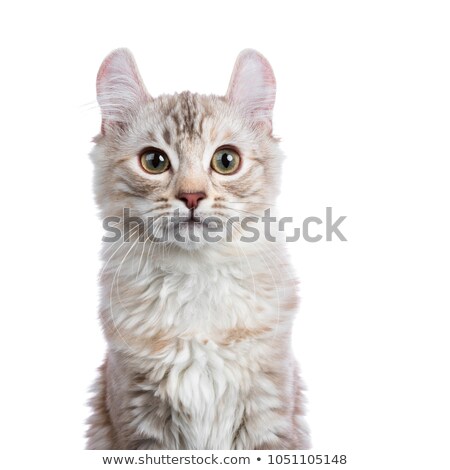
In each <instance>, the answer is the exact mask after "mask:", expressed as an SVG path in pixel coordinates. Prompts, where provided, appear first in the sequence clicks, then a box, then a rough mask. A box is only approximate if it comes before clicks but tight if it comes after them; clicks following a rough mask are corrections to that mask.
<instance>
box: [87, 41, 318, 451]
mask: <svg viewBox="0 0 450 470" xmlns="http://www.w3.org/2000/svg"><path fill="white" fill-rule="evenodd" d="M155 70H157V71H158V73H163V71H164V68H163V67H155ZM275 90H276V84H275V77H274V74H273V71H272V68H271V66H270V64H269V62H268V61H267V60H266V59H265V57H263V56H262V55H261V54H260V53H258V52H256V51H254V50H251V49H246V50H244V51H242V52H241V53H240V54H239V56H238V58H237V60H236V63H235V66H234V70H233V72H232V76H231V81H230V84H229V87H228V91H227V93H226V95H225V96H206V95H199V94H193V93H191V92H183V93H179V94H174V95H162V96H159V97H156V98H153V97H151V95H150V94H149V93H148V92H147V90H146V87H145V85H144V83H143V81H142V79H141V76H140V74H139V71H138V69H137V66H136V63H135V60H134V58H133V56H132V54H131V53H130V52H129V51H128V50H127V49H118V50H115V51H113V52H112V53H111V54H110V55H109V56H107V57H106V59H105V60H104V62H103V63H102V65H101V67H100V69H99V72H98V76H97V100H98V103H99V106H100V109H101V114H102V124H101V132H100V134H99V135H98V136H97V137H95V138H94V142H95V146H94V148H93V150H92V152H91V159H92V161H93V164H94V174H95V177H94V182H95V184H94V186H95V197H96V202H97V204H98V207H99V209H100V213H101V217H102V218H103V219H104V220H106V218H108V217H116V219H115V220H116V221H119V220H120V222H117V226H118V227H120V228H121V230H122V234H123V231H124V229H125V223H124V218H123V213H124V212H123V211H124V209H125V208H127V209H128V210H129V211H130V215H133V216H140V217H141V218H142V220H143V221H144V222H143V224H144V226H145V230H144V232H143V233H142V232H141V233H139V234H138V232H139V230H138V229H140V228H142V227H141V226H140V225H139V223H137V224H135V225H134V226H133V227H132V228H129V230H125V231H126V232H127V233H126V235H127V236H129V239H128V240H125V235H124V236H123V237H121V239H120V240H116V241H114V242H111V240H110V239H109V238H108V237H106V236H105V240H106V241H105V242H104V243H103V248H102V258H103V269H102V272H101V274H100V285H101V299H100V319H101V322H102V326H103V330H104V335H105V337H106V340H107V345H108V348H107V354H106V359H105V361H104V363H103V365H102V366H101V367H100V370H99V377H98V379H97V381H96V383H95V384H94V386H93V395H92V398H91V401H90V406H91V408H92V414H91V416H90V417H89V419H88V430H87V448H88V449H307V448H309V445H310V444H309V432H308V428H307V425H306V423H305V419H304V394H303V389H302V386H301V382H300V378H299V373H298V367H297V363H296V360H295V359H294V357H293V353H292V349H291V329H292V321H293V317H294V314H295V311H296V309H297V303H298V294H297V282H296V278H295V275H293V273H292V269H291V266H290V262H289V258H288V255H287V253H286V249H285V245H284V243H282V242H280V241H277V242H273V241H270V240H268V239H267V237H264V236H260V237H259V238H258V239H257V240H256V241H253V242H252V243H244V241H243V240H242V237H241V235H242V233H243V223H242V222H235V223H234V224H233V226H232V227H231V230H228V229H229V227H227V230H224V231H223V232H221V233H219V235H218V237H219V240H218V241H217V242H214V243H213V242H211V241H208V240H207V239H206V237H205V236H204V229H205V226H206V225H208V224H207V223H206V222H205V220H206V219H207V218H208V217H211V216H214V217H216V218H217V219H219V220H222V221H229V220H230V219H232V218H233V217H234V218H235V219H239V220H240V221H241V220H242V219H243V217H245V216H249V217H253V218H255V217H256V218H257V219H255V220H257V222H255V223H256V226H258V224H259V223H260V218H261V216H262V215H263V213H264V210H266V209H267V208H273V207H274V203H275V199H276V197H277V194H278V192H279V176H280V169H281V164H282V161H283V158H284V157H283V154H282V152H281V150H280V148H279V140H278V139H277V138H275V137H274V136H273V135H272V110H273V106H274V102H275ZM175 213H179V214H180V217H182V222H180V221H179V220H178V221H173V220H172V219H171V218H170V217H171V216H173V215H174V214H175ZM148 216H151V217H152V221H153V222H152V224H150V223H149V222H148V221H147V219H146V217H148ZM141 225H142V224H141ZM130 227H131V225H130ZM260 228H261V227H260ZM150 229H151V230H150ZM188 230H189V231H191V232H192V233H191V234H193V235H196V236H197V238H195V239H193V240H191V239H190V238H191V237H187V236H186V235H187V234H188ZM176 231H178V236H175V235H176V234H175V232H176ZM225 232H226V236H225ZM230 232H231V235H230ZM157 233H158V234H165V236H166V239H165V240H163V241H157V237H156V234H157ZM180 235H181V236H183V237H182V239H180ZM229 235H230V236H229ZM192 238H194V237H192Z"/></svg>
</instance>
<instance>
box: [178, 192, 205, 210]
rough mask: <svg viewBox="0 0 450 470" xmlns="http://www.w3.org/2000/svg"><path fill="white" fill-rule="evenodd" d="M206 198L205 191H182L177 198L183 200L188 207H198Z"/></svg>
mask: <svg viewBox="0 0 450 470" xmlns="http://www.w3.org/2000/svg"><path fill="white" fill-rule="evenodd" d="M205 198H206V194H205V193H203V192H195V193H180V194H178V195H177V199H180V200H181V201H183V202H184V203H185V204H186V207H187V208H188V209H196V208H197V207H198V203H199V202H200V201H201V200H202V199H205Z"/></svg>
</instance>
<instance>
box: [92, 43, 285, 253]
mask: <svg viewBox="0 0 450 470" xmlns="http://www.w3.org/2000/svg"><path fill="white" fill-rule="evenodd" d="M275 89H276V86H275V77H274V74H273V71H272V68H271V67H270V64H269V63H268V61H267V60H266V59H265V58H264V57H263V56H262V55H261V54H259V53H258V52H256V51H253V50H249V49H247V50H244V51H243V52H241V53H240V54H239V56H238V58H237V60H236V64H235V67H234V70H233V73H232V76H231V80H230V84H229V87H228V91H227V93H226V95H225V96H206V95H198V94H193V93H190V92H183V93H180V94H175V95H162V96H159V97H156V98H154V97H152V96H151V95H150V94H149V93H148V91H147V89H146V87H145V85H144V83H143V81H142V79H141V76H140V74H139V71H138V69H137V66H136V63H135V61H134V59H133V56H132V55H131V53H130V52H129V51H128V50H126V49H118V50H115V51H113V52H112V53H111V54H110V55H109V56H108V57H107V58H106V59H105V60H104V62H103V64H102V65H101V67H100V70H99V72H98V76H97V100H98V103H99V105H100V108H101V113H102V125H101V133H100V134H99V135H98V136H97V137H96V138H95V143H96V146H95V148H94V150H93V152H92V160H93V162H94V165H95V173H96V197H97V202H98V204H99V206H100V208H101V211H102V215H103V217H107V216H118V217H122V216H123V209H124V208H127V209H129V211H130V215H132V216H139V217H140V218H141V219H142V220H143V221H144V222H145V224H146V228H147V229H150V230H147V232H146V236H147V235H149V233H150V234H151V236H154V235H155V232H157V231H160V233H158V234H157V238H158V239H163V237H160V235H162V234H165V237H166V238H164V239H165V240H166V241H167V242H170V243H171V245H176V246H179V247H182V248H186V249H195V248H199V247H202V246H205V244H208V243H209V241H210V239H211V237H210V236H209V237H205V236H204V234H205V228H208V227H209V228H211V227H212V226H215V227H217V230H216V232H215V233H216V235H213V237H212V238H214V239H215V240H218V239H219V240H220V242H219V243H224V242H225V238H227V239H228V240H229V235H230V227H231V232H232V238H233V240H235V239H236V237H239V235H240V234H242V233H243V230H242V221H243V219H245V218H248V217H256V216H258V217H259V216H261V215H262V214H263V212H264V210H265V209H267V208H270V207H271V206H272V205H273V204H274V200H275V198H276V195H277V194H278V175H279V169H280V166H281V160H282V155H281V153H280V150H279V148H278V142H277V140H276V139H275V138H274V137H273V136H272V109H273V106H274V102H275ZM230 218H233V222H231V224H230ZM150 225H152V227H151V228H150ZM192 234H193V235H194V236H193V237H192V236H191V235H192ZM225 235H227V236H226V237H225Z"/></svg>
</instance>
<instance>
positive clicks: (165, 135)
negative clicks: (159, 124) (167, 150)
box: [163, 128, 170, 145]
mask: <svg viewBox="0 0 450 470" xmlns="http://www.w3.org/2000/svg"><path fill="white" fill-rule="evenodd" d="M163 139H164V142H165V143H166V144H167V145H170V131H169V129H167V128H166V129H164V132H163Z"/></svg>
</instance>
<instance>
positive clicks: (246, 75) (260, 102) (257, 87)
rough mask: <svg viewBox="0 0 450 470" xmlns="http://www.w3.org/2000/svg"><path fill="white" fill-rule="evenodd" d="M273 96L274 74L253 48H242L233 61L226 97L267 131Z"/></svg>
mask: <svg viewBox="0 0 450 470" xmlns="http://www.w3.org/2000/svg"><path fill="white" fill-rule="evenodd" d="M275 95H276V81H275V75H274V74H273V70H272V67H271V66H270V64H269V62H268V61H267V59H266V58H265V57H264V56H263V55H262V54H260V53H259V52H257V51H255V50H253V49H244V50H243V51H242V52H241V53H240V54H239V55H238V57H237V59H236V63H235V65H234V69H233V73H232V75H231V80H230V84H229V86H228V91H227V94H226V98H227V99H228V100H229V101H230V102H231V103H233V104H235V105H236V106H238V107H239V108H240V109H241V112H242V113H243V114H244V115H245V116H246V117H248V118H249V119H250V120H253V121H254V122H255V123H256V124H263V125H265V126H267V127H268V129H269V131H271V130H272V110H273V106H274V104H275Z"/></svg>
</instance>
